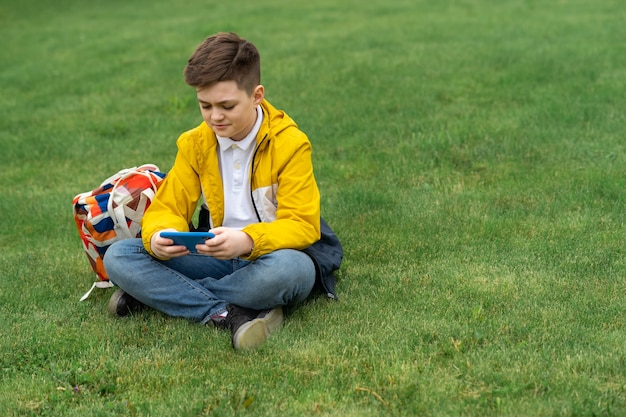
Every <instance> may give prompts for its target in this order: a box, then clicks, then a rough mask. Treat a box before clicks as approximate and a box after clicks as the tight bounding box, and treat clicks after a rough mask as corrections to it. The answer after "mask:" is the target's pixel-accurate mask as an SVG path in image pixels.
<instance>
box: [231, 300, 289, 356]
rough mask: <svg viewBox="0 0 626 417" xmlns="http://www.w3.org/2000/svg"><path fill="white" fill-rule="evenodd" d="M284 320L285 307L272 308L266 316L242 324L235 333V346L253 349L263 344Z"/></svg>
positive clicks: (236, 347)
mask: <svg viewBox="0 0 626 417" xmlns="http://www.w3.org/2000/svg"><path fill="white" fill-rule="evenodd" d="M283 321H284V316H283V309H282V308H280V307H279V308H275V309H273V310H270V311H269V312H268V313H267V314H266V315H265V316H264V317H260V318H257V319H254V320H250V321H249V322H247V323H245V324H242V325H241V326H240V327H239V329H237V332H236V333H235V334H234V335H233V347H234V348H235V349H237V350H239V349H253V348H255V347H257V346H259V345H261V344H262V343H263V342H265V340H267V338H268V337H269V336H270V333H272V332H274V331H275V330H276V329H277V328H279V327H280V326H281V325H282V324H283Z"/></svg>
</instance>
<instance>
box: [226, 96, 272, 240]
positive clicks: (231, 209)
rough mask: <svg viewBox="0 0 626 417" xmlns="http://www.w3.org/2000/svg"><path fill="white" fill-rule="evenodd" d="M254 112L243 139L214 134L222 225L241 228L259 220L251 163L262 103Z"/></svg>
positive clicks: (261, 117)
mask: <svg viewBox="0 0 626 417" xmlns="http://www.w3.org/2000/svg"><path fill="white" fill-rule="evenodd" d="M256 114H257V117H256V122H255V123H254V127H253V128H252V130H251V131H250V133H248V136H246V137H245V138H243V139H242V140H238V141H234V140H232V139H230V138H224V137H221V136H217V142H218V147H219V152H218V154H217V155H218V160H219V164H220V172H221V174H222V184H223V185H224V222H223V226H225V227H231V228H233V229H242V228H244V227H245V226H247V225H249V224H250V223H257V222H258V221H259V219H258V218H257V216H256V212H255V211H254V206H253V205H252V195H251V191H250V169H251V167H250V165H251V163H252V155H253V154H254V149H255V147H256V146H255V145H256V135H257V133H259V129H260V127H261V123H262V122H263V111H262V110H261V106H257V109H256Z"/></svg>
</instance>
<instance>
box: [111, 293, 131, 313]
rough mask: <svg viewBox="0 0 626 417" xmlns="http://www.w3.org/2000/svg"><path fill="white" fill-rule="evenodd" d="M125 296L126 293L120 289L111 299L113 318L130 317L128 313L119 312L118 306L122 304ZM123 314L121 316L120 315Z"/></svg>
mask: <svg viewBox="0 0 626 417" xmlns="http://www.w3.org/2000/svg"><path fill="white" fill-rule="evenodd" d="M123 295H124V291H123V290H122V289H121V288H119V289H117V290H115V292H114V293H113V295H112V296H111V298H110V299H109V314H110V315H112V316H113V317H124V316H126V315H128V311H125V312H124V311H117V304H118V303H119V302H120V298H122V296H123ZM120 313H121V314H120Z"/></svg>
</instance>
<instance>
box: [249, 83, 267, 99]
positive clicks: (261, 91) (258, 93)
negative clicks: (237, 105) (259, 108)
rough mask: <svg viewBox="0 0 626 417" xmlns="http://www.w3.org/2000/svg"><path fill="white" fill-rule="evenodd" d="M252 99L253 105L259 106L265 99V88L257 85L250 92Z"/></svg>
mask: <svg viewBox="0 0 626 417" xmlns="http://www.w3.org/2000/svg"><path fill="white" fill-rule="evenodd" d="M252 97H254V104H261V102H262V101H263V99H264V98H265V87H263V86H262V85H261V84H259V85H257V86H256V87H255V89H254V91H253V92H252Z"/></svg>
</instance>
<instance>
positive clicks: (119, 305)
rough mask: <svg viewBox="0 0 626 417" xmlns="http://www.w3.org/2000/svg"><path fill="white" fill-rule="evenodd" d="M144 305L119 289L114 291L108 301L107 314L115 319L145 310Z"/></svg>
mask: <svg viewBox="0 0 626 417" xmlns="http://www.w3.org/2000/svg"><path fill="white" fill-rule="evenodd" d="M145 307H146V306H145V304H143V303H142V302H141V301H138V300H136V299H135V298H133V297H132V296H130V294H127V293H125V292H124V290H122V289H121V288H120V289H118V290H116V291H115V292H114V293H113V295H112V296H111V299H110V300H109V313H110V314H111V315H112V316H115V317H124V316H127V315H129V314H130V313H136V312H138V311H141V310H143V309H144V308H145Z"/></svg>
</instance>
